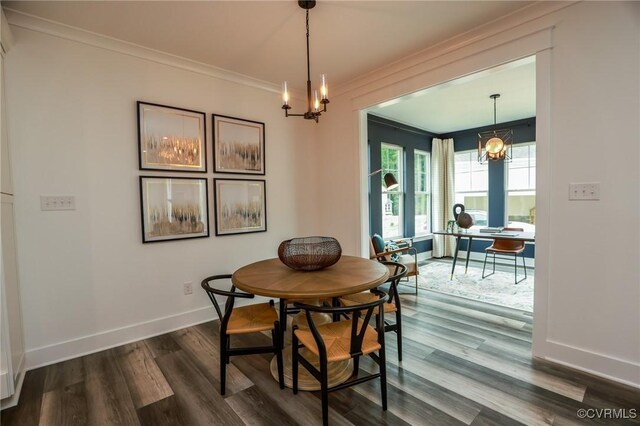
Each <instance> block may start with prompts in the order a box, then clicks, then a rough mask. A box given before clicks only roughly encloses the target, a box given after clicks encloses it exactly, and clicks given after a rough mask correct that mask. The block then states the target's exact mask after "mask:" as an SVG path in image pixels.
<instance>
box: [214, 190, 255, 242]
mask: <svg viewBox="0 0 640 426" xmlns="http://www.w3.org/2000/svg"><path fill="white" fill-rule="evenodd" d="M213 189H214V196H213V199H214V204H215V212H216V236H222V235H235V234H248V233H253V232H266V231H267V192H266V181H265V180H263V179H214V180H213Z"/></svg>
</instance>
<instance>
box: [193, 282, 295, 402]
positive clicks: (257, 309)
mask: <svg viewBox="0 0 640 426" xmlns="http://www.w3.org/2000/svg"><path fill="white" fill-rule="evenodd" d="M229 279H231V275H214V276H211V277H208V278H205V279H204V280H202V283H201V285H202V288H203V289H204V290H205V291H206V292H207V296H209V299H211V303H213V307H214V308H215V309H216V312H217V313H218V317H219V318H220V394H222V395H224V394H225V381H226V376H227V364H229V358H230V357H231V356H236V355H250V354H264V353H273V354H275V355H276V360H277V364H278V382H280V389H284V371H283V369H282V346H283V343H282V332H281V330H280V324H279V322H278V313H277V312H276V309H275V308H274V307H273V300H270V301H269V303H259V304H256V305H248V306H242V307H240V308H234V307H233V305H234V303H235V300H236V298H241V299H253V298H254V297H255V295H253V294H249V293H241V292H238V291H236V288H235V286H233V285H232V286H231V290H230V291H225V290H218V289H216V288H213V287H211V285H210V283H211V282H212V281H216V280H229ZM216 296H223V297H226V298H227V301H226V303H225V307H224V314H222V311H221V310H220V305H218V301H217V300H216ZM268 330H271V341H272V342H273V344H272V345H271V346H254V347H242V348H232V347H231V336H232V335H234V334H247V333H257V332H260V331H268Z"/></svg>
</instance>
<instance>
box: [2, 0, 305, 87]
mask: <svg viewBox="0 0 640 426" xmlns="http://www.w3.org/2000/svg"><path fill="white" fill-rule="evenodd" d="M4 10H5V12H6V14H7V20H8V21H9V24H10V25H13V26H15V27H18V28H23V29H27V30H31V31H35V32H39V33H43V34H47V35H51V36H54V37H59V38H62V39H65V40H71V41H75V42H78V43H83V44H87V45H89V46H93V47H97V48H100V49H105V50H110V51H113V52H117V53H122V54H124V55H128V56H133V57H136V58H140V59H145V60H148V61H151V62H156V63H159V64H163V65H168V66H171V67H174V68H179V69H183V70H187V71H191V72H195V73H198V74H203V75H206V76H209V77H214V78H219V79H221V80H226V81H230V82H233V83H238V84H242V85H245V86H250V87H255V88H257V89H261V90H265V91H267V92H273V93H280V90H281V88H280V85H278V84H274V83H271V82H268V81H264V80H260V79H257V78H253V77H250V76H248V75H244V74H240V73H237V72H233V71H228V70H225V69H223V68H219V67H215V66H213V65H208V64H205V63H202V62H197V61H193V60H191V59H187V58H183V57H181V56H177V55H172V54H170V53H165V52H161V51H159V50H154V49H150V48H147V47H144V46H140V45H137V44H134V43H129V42H127V41H122V40H118V39H115V38H112V37H108V36H105V35H102V34H98V33H94V32H91V31H87V30H83V29H80V28H76V27H72V26H70V25H65V24H61V23H59V22H55V21H51V20H49V19H44V18H40V17H38V16H34V15H31V14H28V13H24V12H21V11H18V10H15V9H10V8H6V9H4ZM296 97H298V94H297V93H296Z"/></svg>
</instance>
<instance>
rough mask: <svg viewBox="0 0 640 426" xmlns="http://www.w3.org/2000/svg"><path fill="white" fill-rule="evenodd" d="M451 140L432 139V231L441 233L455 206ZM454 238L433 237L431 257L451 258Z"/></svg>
mask: <svg viewBox="0 0 640 426" xmlns="http://www.w3.org/2000/svg"><path fill="white" fill-rule="evenodd" d="M453 167H454V153H453V139H444V140H443V139H438V138H433V141H432V144H431V176H432V177H433V184H432V192H433V230H434V231H442V230H444V229H445V228H446V227H447V221H449V220H453V205H454V204H455V185H454V171H453ZM454 249H455V238H453V237H444V236H442V235H434V236H433V257H444V256H453V251H454Z"/></svg>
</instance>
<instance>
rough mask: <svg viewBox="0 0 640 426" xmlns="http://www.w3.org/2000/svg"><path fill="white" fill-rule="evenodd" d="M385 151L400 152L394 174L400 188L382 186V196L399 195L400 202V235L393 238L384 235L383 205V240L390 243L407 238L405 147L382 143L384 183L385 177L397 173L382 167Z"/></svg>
mask: <svg viewBox="0 0 640 426" xmlns="http://www.w3.org/2000/svg"><path fill="white" fill-rule="evenodd" d="M383 149H391V150H394V151H397V152H398V171H397V174H396V173H394V176H395V178H396V180H397V181H398V187H397V188H395V189H393V190H391V191H388V190H387V189H386V188H385V187H384V183H382V186H381V196H382V198H383V199H384V195H385V194H389V195H394V194H397V195H398V200H399V205H398V231H399V234H398V235H392V236H387V235H384V216H385V208H384V205H381V206H380V207H381V209H382V238H383V239H384V240H385V241H389V240H393V239H399V238H405V229H404V226H405V217H404V215H405V207H406V206H405V185H404V168H405V158H404V155H405V147H404V146H402V145H396V144H392V143H387V142H381V143H380V161H381V162H380V168H381V170H382V171H381V173H380V179H381V181H382V182H383V180H384V175H385V174H387V173H389V172H392V173H393V172H395V170H390V169H385V168H384V167H383V166H382V150H383Z"/></svg>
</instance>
